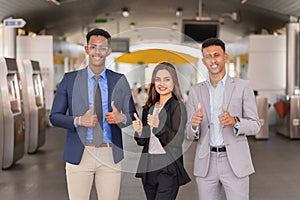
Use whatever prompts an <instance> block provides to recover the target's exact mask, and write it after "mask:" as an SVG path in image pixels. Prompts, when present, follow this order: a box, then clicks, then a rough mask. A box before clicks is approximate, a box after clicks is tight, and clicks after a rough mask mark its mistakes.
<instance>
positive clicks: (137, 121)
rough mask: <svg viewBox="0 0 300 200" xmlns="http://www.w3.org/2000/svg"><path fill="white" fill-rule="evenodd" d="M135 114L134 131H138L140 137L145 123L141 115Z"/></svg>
mask: <svg viewBox="0 0 300 200" xmlns="http://www.w3.org/2000/svg"><path fill="white" fill-rule="evenodd" d="M133 115H134V118H135V120H133V121H132V127H133V129H134V131H135V132H137V133H138V135H139V137H141V135H142V130H143V123H142V121H141V120H140V119H139V117H138V116H137V114H136V113H134V114H133Z"/></svg>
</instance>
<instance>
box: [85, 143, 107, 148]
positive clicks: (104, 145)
mask: <svg viewBox="0 0 300 200" xmlns="http://www.w3.org/2000/svg"><path fill="white" fill-rule="evenodd" d="M84 145H85V146H89V147H96V145H95V144H94V143H88V142H86V143H84ZM111 146H112V144H111V143H102V144H100V146H99V147H111Z"/></svg>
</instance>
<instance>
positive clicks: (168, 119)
mask: <svg viewBox="0 0 300 200" xmlns="http://www.w3.org/2000/svg"><path fill="white" fill-rule="evenodd" d="M153 109H154V106H152V107H151V108H150V109H149V110H145V109H143V114H142V123H143V130H142V135H141V137H139V136H138V134H137V133H135V136H134V139H135V140H136V142H137V144H138V145H140V146H144V148H143V151H142V155H141V158H140V161H139V165H138V168H137V173H136V177H139V178H146V172H148V171H149V154H148V149H149V140H150V126H149V125H148V124H147V115H148V114H152V111H153ZM186 122H187V114H186V110H185V107H184V105H183V103H182V102H180V101H178V100H177V98H176V97H174V96H173V97H171V98H170V99H169V100H168V101H167V102H166V104H165V105H164V107H163V108H162V109H161V111H160V113H159V126H158V128H153V133H154V135H155V136H156V137H157V138H158V139H159V141H160V143H161V145H162V147H163V148H164V150H165V152H166V155H167V156H168V159H169V160H173V161H174V162H175V164H176V167H177V174H178V182H179V185H184V184H186V183H188V182H189V181H191V179H190V178H189V176H188V174H187V172H186V171H185V169H184V166H183V156H182V143H183V140H184V128H185V125H186ZM158 164H159V163H158Z"/></svg>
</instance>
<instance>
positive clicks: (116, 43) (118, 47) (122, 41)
mask: <svg viewBox="0 0 300 200" xmlns="http://www.w3.org/2000/svg"><path fill="white" fill-rule="evenodd" d="M129 45H130V44H129V38H111V40H110V47H111V48H112V51H113V52H121V53H128V52H129Z"/></svg>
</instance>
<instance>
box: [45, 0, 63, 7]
mask: <svg viewBox="0 0 300 200" xmlns="http://www.w3.org/2000/svg"><path fill="white" fill-rule="evenodd" d="M47 1H48V2H50V3H53V4H54V5H56V6H59V5H60V2H59V0H47Z"/></svg>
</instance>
